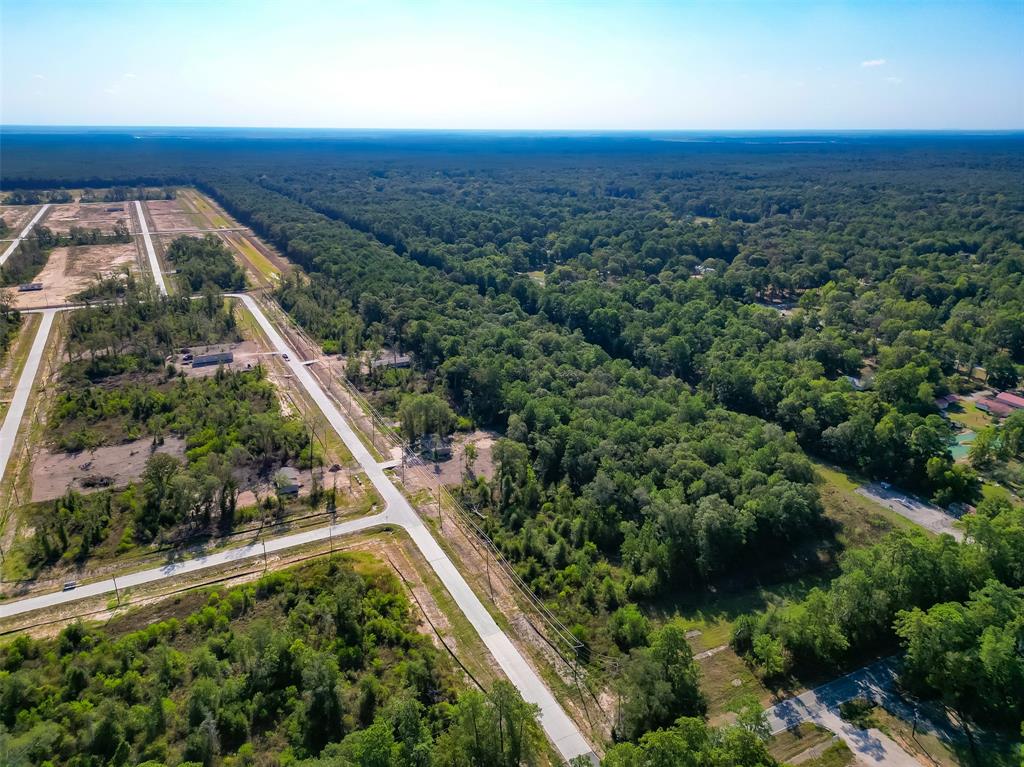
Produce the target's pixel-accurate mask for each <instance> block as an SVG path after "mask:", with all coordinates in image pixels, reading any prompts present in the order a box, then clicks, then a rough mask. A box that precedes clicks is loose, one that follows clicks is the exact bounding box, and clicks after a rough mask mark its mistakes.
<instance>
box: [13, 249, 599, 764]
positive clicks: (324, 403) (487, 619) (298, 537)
mask: <svg viewBox="0 0 1024 767" xmlns="http://www.w3.org/2000/svg"><path fill="white" fill-rule="evenodd" d="M157 268H159V266H157ZM158 273H159V272H154V274H158ZM233 297H234V298H237V299H239V300H241V301H242V303H243V304H245V306H246V308H247V309H249V311H250V312H252V314H253V316H254V317H255V318H256V321H257V322H258V323H259V325H260V327H261V328H262V330H263V332H264V333H265V334H266V335H267V337H268V338H269V339H270V343H271V345H272V346H273V347H274V349H276V350H277V352H278V353H279V354H282V355H284V354H287V355H288V363H287V364H288V366H289V367H290V368H291V371H292V374H293V375H294V376H295V378H296V379H297V380H298V381H299V383H301V384H302V386H303V387H305V389H306V391H307V392H308V393H309V396H310V397H311V398H312V399H313V401H314V402H316V404H317V406H318V407H319V408H320V410H321V411H322V412H323V414H324V416H325V417H326V418H327V420H328V421H329V422H330V424H331V426H332V427H333V428H334V430H335V431H336V432H337V433H338V436H340V437H341V439H342V440H343V441H344V443H345V446H346V447H347V448H348V449H349V451H350V452H351V453H352V455H353V456H354V457H355V459H356V460H357V461H358V462H359V464H360V465H361V466H362V468H363V471H365V472H366V474H367V476H368V477H369V478H370V481H371V482H372V483H373V485H374V488H376V490H377V492H378V493H380V495H381V497H382V498H383V499H384V501H385V503H386V507H385V511H384V512H383V513H381V514H377V515H375V516H372V517H367V518H365V519H361V520H353V521H351V522H345V523H342V524H340V525H335V526H333V528H332V527H330V526H328V527H323V528H318V529H316V530H310V531H306V532H303V533H296V534H294V535H290V536H284V537H282V538H278V539H274V540H272V541H267V543H266V547H267V552H268V553H269V552H271V551H280V550H282V549H286V548H290V547H293V546H298V545H302V544H306V543H311V542H313V541H317V540H324V539H325V538H327V537H328V536H330V535H331V534H334V535H343V534H345V533H352V532H356V531H358V530H365V529H367V528H369V527H374V526H378V525H382V524H392V525H396V526H399V527H402V528H403V529H405V531H406V532H407V533H408V534H409V536H410V537H411V538H412V540H413V542H414V543H415V544H416V546H417V547H418V548H419V550H420V552H421V553H422V554H423V557H424V559H426V560H427V562H428V563H429V564H430V567H431V568H432V569H433V570H434V572H435V573H436V574H437V576H438V578H439V579H440V580H441V582H442V583H443V584H444V586H445V588H446V589H448V592H449V593H450V594H451V595H452V598H453V599H454V600H455V602H456V603H457V604H458V605H459V608H460V609H461V610H462V611H463V613H464V614H465V615H466V618H467V619H468V620H469V622H470V623H471V624H472V625H473V628H474V629H476V631H477V633H478V634H479V635H480V638H481V640H483V642H484V644H485V645H486V646H487V649H488V650H490V652H491V654H492V655H493V656H494V658H495V660H496V661H497V662H498V665H499V666H501V669H502V670H503V671H504V672H505V674H506V676H508V678H509V680H510V681H511V682H512V684H514V685H515V686H516V687H517V688H518V689H519V692H520V693H521V694H522V696H523V698H524V699H525V700H527V701H529V702H531V703H536V704H537V705H538V706H539V707H540V711H541V717H540V721H541V725H542V726H543V727H544V731H545V732H546V733H547V735H548V737H549V738H550V739H551V742H552V743H553V744H554V745H555V748H556V749H557V750H558V752H559V753H560V754H561V755H562V758H563V759H565V760H566V761H568V760H569V759H572V758H573V757H576V756H580V755H586V756H588V757H589V758H590V760H591V761H592V762H593V763H594V764H596V763H597V757H596V755H595V754H594V753H593V750H592V749H591V748H590V746H589V744H588V743H587V741H586V739H585V738H584V737H583V734H582V733H581V732H580V730H579V728H577V727H576V724H575V723H574V722H573V721H572V719H570V718H569V717H568V715H567V714H566V713H565V711H564V710H563V709H562V707H561V706H560V705H559V703H558V701H556V700H555V698H554V696H553V695H552V694H551V691H550V690H548V688H547V686H546V685H545V684H544V682H543V681H541V679H540V677H539V676H538V675H537V673H536V672H535V671H534V670H533V668H532V667H531V666H530V664H529V663H528V662H527V661H526V659H525V658H523V656H522V654H520V652H519V650H518V649H516V647H515V645H513V644H512V642H511V640H510V639H509V638H508V637H507V636H506V635H505V633H504V632H503V631H502V630H501V628H500V627H499V626H498V624H497V623H495V621H494V618H492V617H491V614H490V613H489V612H487V609H486V608H485V607H484V605H483V603H482V602H481V601H480V599H479V598H478V597H477V596H476V593H475V592H474V591H473V590H472V589H471V588H470V587H469V584H468V583H466V580H465V579H464V578H463V577H462V574H461V573H459V571H458V569H457V568H456V567H455V565H454V563H452V561H451V559H449V557H448V555H447V554H446V553H445V552H444V550H443V549H442V548H441V547H440V545H439V544H438V543H437V541H436V540H435V539H434V537H433V535H431V533H430V531H429V530H428V529H427V528H426V526H424V524H423V522H422V521H421V520H420V518H419V516H418V515H417V514H416V512H415V511H414V510H413V508H412V506H410V505H409V502H408V501H407V500H406V499H405V496H403V495H402V493H401V492H400V491H399V489H398V488H397V487H396V486H395V485H394V484H393V483H392V482H391V480H390V479H389V478H388V477H387V475H386V474H385V473H384V469H383V468H381V465H380V464H378V463H377V461H376V459H375V458H374V457H373V456H372V455H371V454H370V452H369V451H368V450H367V449H366V447H365V446H364V445H363V443H362V442H361V441H360V440H359V438H358V436H357V435H356V433H355V432H354V431H353V430H352V428H351V427H350V426H349V424H348V422H347V421H346V420H345V418H344V417H342V415H341V413H340V412H339V411H338V409H337V408H336V407H335V405H334V403H333V402H332V401H331V399H330V398H329V397H328V396H327V394H326V393H325V392H324V390H323V389H322V388H321V387H320V384H319V383H318V382H317V381H316V379H315V378H314V377H313V376H312V374H311V373H310V372H309V369H308V368H307V367H306V366H305V365H304V364H303V363H302V362H301V361H299V359H298V355H297V354H296V353H295V351H294V350H293V349H291V348H290V347H289V346H288V345H287V344H286V343H285V341H284V339H283V338H282V337H281V335H280V334H279V333H278V332H277V329H276V328H275V327H274V326H273V325H272V324H271V322H270V320H268V319H267V317H266V315H265V314H264V313H263V311H262V310H261V309H260V307H259V305H258V304H257V303H256V301H255V300H253V298H252V297H251V296H248V295H235V296H233ZM51 320H52V315H51ZM262 553H263V547H262V545H260V546H258V547H257V546H248V547H242V548H238V549H230V550H228V551H224V552H221V553H219V554H211V555H208V556H206V557H198V558H196V559H191V560H185V561H182V562H178V563H172V564H168V565H166V566H165V567H160V568H154V569H151V570H146V571H142V572H138V573H133V574H129V575H125V576H122V577H121V578H118V580H117V586H118V588H127V587H129V586H133V585H139V584H142V583H150V582H152V581H157V580H161V579H164V578H171V577H174V576H178V575H182V574H184V573H188V572H194V571H196V570H201V569H204V568H207V567H213V566H216V565H222V564H225V563H228V562H232V561H240V560H243V559H246V558H251V557H256V556H260V555H262ZM113 591H114V581H113V579H111V580H107V581H100V582H97V583H89V584H86V585H83V586H81V587H79V588H76V589H74V590H73V591H60V592H55V593H50V594H44V595H41V596H38V597H32V598H29V599H23V600H19V601H16V602H10V603H7V604H0V618H3V617H5V616H8V615H16V614H18V613H22V612H27V611H29V610H38V609H42V608H46V607H52V606H55V605H60V604H65V603H68V602H73V601H75V600H77V599H83V598H85V597H90V596H97V595H101V594H107V593H111V592H113Z"/></svg>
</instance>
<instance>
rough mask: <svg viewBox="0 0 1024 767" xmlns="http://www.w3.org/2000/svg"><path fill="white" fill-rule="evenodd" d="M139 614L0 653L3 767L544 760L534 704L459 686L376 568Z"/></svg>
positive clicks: (326, 571)
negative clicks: (435, 756) (167, 614)
mask: <svg viewBox="0 0 1024 767" xmlns="http://www.w3.org/2000/svg"><path fill="white" fill-rule="evenodd" d="M143 610H144V614H143V615H142V616H139V617H136V616H134V615H133V614H131V613H129V614H128V615H126V616H125V617H124V618H122V619H120V620H115V621H114V622H112V623H111V624H108V625H107V626H106V627H99V626H86V625H83V624H81V623H76V624H72V625H70V626H68V627H67V628H65V629H64V630H63V631H61V633H60V635H59V636H58V637H57V638H56V639H54V640H49V641H35V640H33V639H30V638H29V637H28V636H25V635H22V636H19V637H17V638H16V639H14V640H13V641H11V642H9V643H8V644H7V645H6V646H5V647H4V648H3V649H0V669H2V670H0V753H2V754H4V755H5V756H4V759H5V764H7V765H9V767H21V765H44V764H47V765H75V766H76V767H88V766H90V765H97V766H99V765H127V764H143V763H145V764H147V765H151V766H152V767H155V766H156V765H162V764H181V763H183V762H189V763H196V764H201V765H205V766H206V767H210V766H211V765H214V764H224V765H251V764H268V765H269V764H274V765H277V764H282V765H283V764H291V765H309V767H312V766H313V765H315V764H321V763H322V764H330V765H368V764H379V765H394V766H395V767H406V766H408V767H413V766H414V765H415V766H420V765H426V764H430V763H431V757H432V754H434V753H439V754H440V757H439V758H438V759H436V760H434V763H437V764H439V765H443V764H452V765H456V764H466V763H468V762H467V761H466V759H467V756H468V755H469V754H471V753H472V754H474V755H476V754H479V757H482V759H484V760H486V761H481V760H480V759H479V758H478V759H477V760H476V761H474V762H473V763H475V764H484V763H487V764H524V765H527V764H537V763H538V759H539V756H540V755H541V753H542V752H543V748H544V747H543V736H542V734H541V730H540V727H539V725H537V723H536V719H535V716H536V714H535V712H534V710H533V709H532V708H531V707H529V706H527V705H526V704H525V703H523V701H522V699H521V698H519V696H518V693H516V692H515V690H514V688H512V687H511V686H510V685H508V684H507V683H500V682H499V683H498V684H496V685H495V686H494V687H493V688H492V689H491V690H489V691H488V692H487V693H486V694H481V693H478V692H476V691H471V690H468V689H466V688H465V683H464V682H462V681H461V680H460V678H459V677H457V676H456V675H455V673H454V672H453V670H452V666H451V663H450V661H449V660H448V658H447V656H445V655H443V654H442V653H440V652H439V651H438V650H437V649H435V647H434V646H433V645H432V644H431V642H430V640H429V639H428V638H426V637H424V636H423V635H422V634H420V633H419V632H417V630H416V626H415V622H414V619H413V616H412V614H411V611H410V606H409V603H408V602H407V601H406V598H405V597H404V596H403V595H402V592H401V586H400V584H399V583H398V582H397V579H395V578H394V577H393V576H392V575H391V574H389V573H388V572H386V571H383V570H381V569H380V568H379V567H373V568H368V567H367V566H366V565H363V566H361V567H360V569H359V570H356V569H354V568H353V566H352V564H351V563H349V562H348V561H346V560H345V559H344V558H342V557H332V558H331V560H330V561H320V562H317V563H316V564H312V565H306V566H303V567H300V568H295V569H292V570H288V571H282V572H276V573H271V574H269V575H267V576H265V577H264V578H263V579H261V580H260V581H258V582H257V583H256V584H255V585H252V586H242V587H237V588H233V589H229V590H226V591H222V592H216V591H214V592H209V593H208V594H203V593H192V594H189V595H186V596H185V597H183V598H182V600H181V602H180V604H179V605H178V606H177V607H176V609H175V610H174V611H173V612H174V613H175V614H174V616H173V617H163V618H161V619H159V620H157V621H156V622H153V621H152V620H146V619H145V614H146V613H145V608H143ZM149 612H152V611H149ZM154 617H160V616H159V614H156V615H154ZM478 728H484V729H485V731H484V732H483V733H480V732H478ZM503 732H504V734H505V735H506V737H505V738H502V737H501V735H502V733H503ZM509 733H511V734H512V735H513V737H508V735H509ZM321 756H322V757H323V758H322V759H321V760H320V761H317V760H316V757H321Z"/></svg>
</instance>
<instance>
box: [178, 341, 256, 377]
mask: <svg viewBox="0 0 1024 767" xmlns="http://www.w3.org/2000/svg"><path fill="white" fill-rule="evenodd" d="M202 348H203V347H199V349H198V350H202ZM198 350H197V349H193V350H192V351H193V352H196V351H198ZM217 351H230V352H231V353H232V354H234V355H235V358H234V360H233V361H231V362H229V363H227V364H226V365H224V366H223V367H225V368H226V369H228V370H251V369H253V368H254V367H256V366H257V365H258V364H259V363H260V362H261V361H263V360H265V359H266V358H267V357H269V356H273V355H272V353H271V352H266V351H263V350H262V349H261V348H260V346H259V344H257V343H256V342H255V341H241V342H240V343H237V344H218V345H217ZM172 361H173V362H174V365H175V366H176V367H177V368H178V369H179V370H180V371H181V372H182V373H184V374H185V376H186V377H187V378H208V377H209V376H212V375H214V374H216V372H217V368H218V367H220V366H219V365H201V366H199V367H193V366H192V365H191V364H186V363H184V362H182V360H181V355H180V354H179V355H177V356H176V357H175V358H174V359H173V360H172Z"/></svg>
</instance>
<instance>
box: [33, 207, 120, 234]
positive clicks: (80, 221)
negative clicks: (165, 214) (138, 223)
mask: <svg viewBox="0 0 1024 767" xmlns="http://www.w3.org/2000/svg"><path fill="white" fill-rule="evenodd" d="M129 205H130V203H127V202H63V203H59V204H55V205H51V206H50V210H49V212H48V213H47V214H46V218H45V219H44V220H43V222H42V223H43V224H45V225H46V226H48V227H49V228H50V229H52V230H53V231H54V232H56V233H58V234H67V233H68V232H69V231H70V230H71V227H73V226H80V227H82V228H83V229H99V230H100V231H102V232H104V233H106V234H109V233H110V232H112V231H113V230H114V224H115V223H117V221H118V220H119V219H123V220H124V221H125V222H126V223H127V224H128V226H129V227H132V217H131V211H130V210H129Z"/></svg>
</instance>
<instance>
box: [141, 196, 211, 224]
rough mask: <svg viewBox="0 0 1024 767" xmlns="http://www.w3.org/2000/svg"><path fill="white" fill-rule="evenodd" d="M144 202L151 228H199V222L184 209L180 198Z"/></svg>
mask: <svg viewBox="0 0 1024 767" xmlns="http://www.w3.org/2000/svg"><path fill="white" fill-rule="evenodd" d="M144 204H145V206H146V210H148V211H149V218H150V220H151V221H152V222H153V228H154V229H155V230H156V231H158V232H166V231H168V230H173V229H197V228H200V222H198V221H197V220H196V217H195V216H193V215H192V214H191V213H189V212H188V211H187V210H186V209H185V206H184V204H183V203H182V201H181V200H149V201H148V202H146V203H144Z"/></svg>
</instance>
